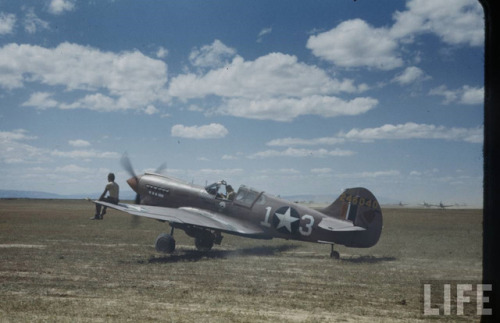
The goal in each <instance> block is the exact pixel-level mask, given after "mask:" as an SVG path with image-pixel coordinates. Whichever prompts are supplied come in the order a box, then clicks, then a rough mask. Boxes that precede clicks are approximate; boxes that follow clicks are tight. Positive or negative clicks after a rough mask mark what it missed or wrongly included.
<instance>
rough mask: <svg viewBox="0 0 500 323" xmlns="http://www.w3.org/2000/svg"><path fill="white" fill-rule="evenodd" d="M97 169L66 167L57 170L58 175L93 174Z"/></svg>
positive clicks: (75, 166)
mask: <svg viewBox="0 0 500 323" xmlns="http://www.w3.org/2000/svg"><path fill="white" fill-rule="evenodd" d="M94 172H95V169H91V168H85V167H81V166H78V165H74V164H71V165H66V166H61V167H57V168H56V173H69V174H92V173H94Z"/></svg>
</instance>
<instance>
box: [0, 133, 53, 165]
mask: <svg viewBox="0 0 500 323" xmlns="http://www.w3.org/2000/svg"><path fill="white" fill-rule="evenodd" d="M35 139H37V137H36V136H30V135H29V134H28V131H26V130H24V129H16V130H13V131H0V151H2V154H0V162H1V163H6V164H24V163H34V162H39V161H41V160H43V159H44V157H45V151H44V150H43V149H40V148H37V147H34V146H32V145H30V144H27V143H26V141H30V140H35Z"/></svg>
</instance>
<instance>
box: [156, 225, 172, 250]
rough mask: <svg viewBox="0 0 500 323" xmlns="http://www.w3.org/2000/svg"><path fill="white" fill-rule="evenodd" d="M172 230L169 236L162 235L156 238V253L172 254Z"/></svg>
mask: <svg viewBox="0 0 500 323" xmlns="http://www.w3.org/2000/svg"><path fill="white" fill-rule="evenodd" d="M173 231H174V229H173V228H172V232H171V234H167V233H162V234H160V235H159V236H158V237H157V238H156V242H155V248H156V251H158V252H163V253H172V252H174V250H175V239H174V237H172V234H173Z"/></svg>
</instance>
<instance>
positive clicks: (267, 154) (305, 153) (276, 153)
mask: <svg viewBox="0 0 500 323" xmlns="http://www.w3.org/2000/svg"><path fill="white" fill-rule="evenodd" d="M352 155H354V152H353V151H351V150H342V149H338V148H337V149H334V150H326V149H298V148H291V147H290V148H287V149H285V150H273V149H270V150H265V151H261V152H257V153H254V154H251V155H249V156H248V158H250V159H257V158H259V159H262V158H273V157H315V158H323V157H332V156H333V157H346V156H352Z"/></svg>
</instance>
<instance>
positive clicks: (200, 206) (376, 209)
mask: <svg viewBox="0 0 500 323" xmlns="http://www.w3.org/2000/svg"><path fill="white" fill-rule="evenodd" d="M122 164H124V166H125V168H126V169H127V170H128V171H129V173H130V174H131V175H132V177H131V178H130V179H128V180H127V183H128V185H129V186H130V187H131V188H132V189H133V190H134V191H135V192H136V193H137V198H136V204H126V203H118V204H111V203H107V202H103V201H94V203H98V204H101V205H103V206H107V207H110V208H113V209H116V210H119V211H122V212H126V213H129V214H132V215H134V216H140V217H146V218H151V219H156V220H159V221H161V222H168V223H169V224H170V227H171V232H170V234H168V233H162V234H160V235H159V236H158V237H157V238H156V242H155V248H156V250H157V251H159V252H164V253H172V252H174V250H175V240H174V238H173V235H174V229H180V230H183V231H185V232H186V234H187V235H188V236H190V237H193V238H194V240H195V246H196V248H197V249H198V250H200V251H209V250H210V249H211V248H212V247H213V245H214V244H221V241H222V234H223V233H225V234H233V235H238V236H243V237H248V238H255V239H272V238H283V239H293V240H300V241H308V242H316V243H324V244H330V245H331V253H330V256H331V257H333V258H336V259H338V258H339V253H338V252H337V251H335V250H334V245H335V244H340V245H344V246H347V247H354V248H369V247H372V246H374V245H375V244H376V243H377V242H378V240H379V238H380V235H381V232H382V223H383V221H382V211H381V209H380V205H379V203H378V201H377V199H376V198H375V196H374V195H373V194H372V193H371V192H370V191H369V190H367V189H365V188H362V187H357V188H350V189H346V190H345V191H344V192H343V193H342V194H341V195H340V196H339V197H338V198H337V199H336V200H335V201H334V202H333V203H332V204H331V205H329V206H328V207H326V208H324V209H322V210H316V209H312V208H308V207H306V206H304V205H299V204H296V203H292V202H290V201H287V200H284V199H281V198H278V197H276V196H273V195H271V194H267V193H265V192H263V191H259V190H255V189H253V188H250V187H247V186H244V185H242V186H241V187H240V188H239V190H238V192H237V193H235V194H234V193H233V194H234V195H232V196H229V197H228V195H230V194H229V193H231V188H230V185H228V184H227V183H226V182H225V181H223V180H222V181H219V182H216V183H213V184H210V185H207V186H206V187H202V186H198V185H194V184H190V183H187V182H183V181H181V180H179V179H176V178H173V177H170V176H166V175H161V174H156V173H145V174H143V175H135V173H134V171H133V169H132V167H131V164H130V162H129V161H128V159H126V160H122Z"/></svg>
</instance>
